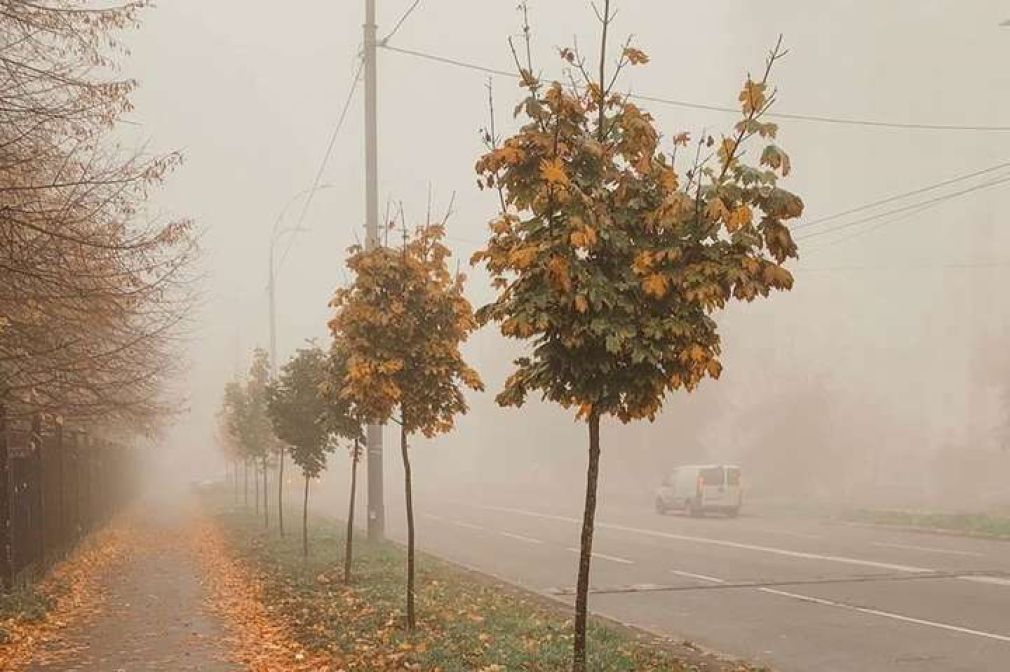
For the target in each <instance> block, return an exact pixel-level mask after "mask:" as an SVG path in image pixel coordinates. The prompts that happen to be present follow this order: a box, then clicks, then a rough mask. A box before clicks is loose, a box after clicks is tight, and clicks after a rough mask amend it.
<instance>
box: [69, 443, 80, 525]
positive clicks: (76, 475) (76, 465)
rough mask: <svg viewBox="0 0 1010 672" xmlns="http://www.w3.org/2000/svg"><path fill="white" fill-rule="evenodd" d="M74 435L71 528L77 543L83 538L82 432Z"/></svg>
mask: <svg viewBox="0 0 1010 672" xmlns="http://www.w3.org/2000/svg"><path fill="white" fill-rule="evenodd" d="M73 437H74V447H73V450H72V451H70V455H71V459H72V460H73V465H72V466H71V468H70V473H71V475H72V476H73V479H74V485H73V493H74V494H73V497H72V500H73V510H72V511H71V512H70V513H71V516H70V518H71V523H72V524H71V526H70V529H71V531H72V532H73V542H74V544H76V543H77V542H78V540H80V538H81V432H80V430H78V431H75V432H74V433H73Z"/></svg>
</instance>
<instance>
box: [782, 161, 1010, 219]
mask: <svg viewBox="0 0 1010 672" xmlns="http://www.w3.org/2000/svg"><path fill="white" fill-rule="evenodd" d="M1007 167H1010V161H1007V162H1004V163H1000V164H997V165H995V166H991V167H989V168H983V169H982V170H976V171H974V172H971V173H968V174H966V175H960V176H958V177H953V178H951V179H949V180H944V181H942V182H937V183H935V184H930V185H928V186H925V187H920V188H918V189H913V190H912V191H906V192H904V193H901V194H897V195H895V196H889V197H887V198H882V199H880V200H878V201H873V202H872V203H867V204H865V205H860V206H858V207H855V208H851V209H849V210H845V211H843V212H837V213H835V214H833V215H828V216H827V217H819V218H817V219H811V220H809V221H806V222H803V223H802V224H799V225H797V226H794V227H793V231H799V230H801V229H807V228H810V227H811V226H817V225H818V224H823V223H824V222H830V221H832V220H835V219H840V218H842V217H847V216H848V215H853V214H855V213H857V212H863V211H864V210H872V209H873V208H876V207H878V206H881V205H887V204H888V203H893V202H895V201H901V200H904V199H906V198H908V197H910V196H917V195H919V194H924V193H926V192H929V191H934V190H936V189H940V188H942V187H946V186H949V185H951V184H956V183H958V182H964V181H965V180H970V179H972V178H973V177H979V176H981V175H986V174H988V173H993V172H996V171H998V170H1002V169H1003V168H1007Z"/></svg>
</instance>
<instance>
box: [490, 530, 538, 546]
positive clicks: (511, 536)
mask: <svg viewBox="0 0 1010 672" xmlns="http://www.w3.org/2000/svg"><path fill="white" fill-rule="evenodd" d="M501 535H502V536H503V537H508V538H509V539H518V540H519V541H525V542H526V543H528V544H542V543H544V542H542V541H540V540H539V539H534V538H533V537H524V536H523V535H521V534H512V533H511V532H502V533H501Z"/></svg>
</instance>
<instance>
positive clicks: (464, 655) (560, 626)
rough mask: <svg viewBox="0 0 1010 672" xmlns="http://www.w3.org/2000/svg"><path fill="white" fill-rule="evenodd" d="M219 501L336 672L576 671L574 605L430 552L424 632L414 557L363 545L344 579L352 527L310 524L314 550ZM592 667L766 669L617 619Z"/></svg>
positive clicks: (424, 565) (595, 628)
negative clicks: (407, 588) (409, 610)
mask: <svg viewBox="0 0 1010 672" xmlns="http://www.w3.org/2000/svg"><path fill="white" fill-rule="evenodd" d="M224 501H225V500H220V499H217V498H215V497H213V496H209V497H208V500H207V509H208V511H209V512H211V513H212V515H213V518H214V520H215V521H216V522H217V525H219V526H220V528H221V529H222V530H223V531H224V538H225V539H227V541H228V543H229V546H230V547H231V549H232V552H233V553H234V554H235V556H236V557H237V558H238V559H239V560H241V562H242V563H243V564H245V565H246V566H247V567H249V568H250V569H251V571H253V572H255V573H256V575H257V577H258V578H257V580H258V581H259V582H260V586H261V589H260V592H259V595H260V599H261V600H262V601H263V603H264V605H265V608H266V609H267V610H268V611H269V613H270V614H272V615H273V616H275V617H278V618H280V619H281V620H282V621H283V622H284V623H285V624H287V627H288V629H289V632H290V635H291V637H292V638H293V640H294V641H295V642H297V643H298V645H300V646H302V647H304V650H305V654H304V655H305V656H306V657H317V659H319V660H323V659H328V660H330V661H333V662H332V664H333V665H334V667H333V669H344V670H347V671H348V672H351V671H353V670H370V671H375V672H382V671H385V670H403V669H414V670H432V671H434V670H438V671H440V672H474V671H477V672H505V671H506V670H528V671H530V672H555V671H557V672H561V671H567V670H568V669H569V667H570V653H571V642H572V626H571V622H570V618H569V612H570V608H568V607H567V606H566V605H564V604H562V603H559V602H558V601H556V600H555V599H552V598H551V597H548V596H544V595H538V594H534V593H531V592H528V591H526V590H524V589H522V588H521V587H519V586H516V585H513V584H511V583H508V582H505V581H502V580H500V579H497V578H494V577H490V576H487V575H485V574H482V573H480V572H477V571H475V570H473V569H469V568H463V567H460V566H458V565H454V564H452V563H450V562H446V561H444V560H440V559H438V558H435V557H432V556H430V555H426V554H421V555H420V556H419V558H418V576H417V578H418V581H417V586H418V587H417V596H416V597H417V604H418V617H419V618H418V629H417V631H416V632H415V633H413V634H409V633H407V632H406V631H405V630H404V629H403V626H402V623H403V613H402V603H403V590H404V585H403V584H404V581H403V572H404V569H403V567H404V562H403V551H402V550H401V549H400V548H399V547H398V546H397V545H395V544H391V543H386V544H374V545H373V544H367V543H360V544H358V545H357V547H356V550H355V564H354V575H353V579H352V584H351V585H350V586H345V585H343V584H342V582H341V576H342V565H341V557H342V551H343V535H342V529H343V526H342V525H341V524H340V523H339V522H338V521H337V520H335V519H325V518H313V519H311V521H310V554H309V557H308V559H307V560H306V559H303V558H302V554H301V539H300V530H289V532H288V536H287V538H286V539H280V538H279V535H278V534H277V531H276V530H275V529H274V530H269V531H264V530H262V525H261V522H260V521H259V519H258V518H256V517H255V516H252V515H250V514H249V513H248V512H247V511H243V510H241V509H237V508H234V507H231V506H229V505H227V504H225V503H224ZM589 641H590V643H591V646H590V669H591V670H595V671H598V672H604V671H605V672H632V671H634V672H650V671H651V672H659V671H663V672H688V671H692V672H755V671H756V670H757V669H758V668H754V667H750V666H748V665H746V664H744V663H741V662H737V661H729V660H723V659H720V658H718V657H716V656H714V655H712V654H708V653H705V652H703V651H701V650H700V649H698V648H696V647H693V646H691V645H689V644H684V643H677V642H673V641H669V640H666V639H662V638H659V637H656V636H654V635H651V634H649V633H646V632H643V631H641V630H637V629H635V628H632V627H629V626H625V625H622V624H619V623H616V622H614V621H610V620H607V619H602V618H596V619H594V620H593V622H592V623H591V626H590V637H589Z"/></svg>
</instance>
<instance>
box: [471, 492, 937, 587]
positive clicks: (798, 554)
mask: <svg viewBox="0 0 1010 672" xmlns="http://www.w3.org/2000/svg"><path fill="white" fill-rule="evenodd" d="M481 508H484V509H489V510H492V511H502V512H505V513H515V514H519V515H523V516H530V517H533V518H541V519H544V520H558V521H562V522H565V523H574V524H576V525H578V524H581V521H580V520H578V519H577V518H569V517H567V516H557V515H553V514H548V513H537V512H535V511H524V510H522V509H513V508H509V507H499V506H482V507H481ZM596 527H597V528H600V529H608V530H618V531H621V532H631V533H633V534H642V535H646V536H650V537H659V538H661V539H673V540H675V541H690V542H693V543H697V544H709V545H711V546H722V547H725V548H736V549H739V550H743V551H755V552H758V553H770V554H774V555H782V556H785V557H790V558H799V559H802V560H820V561H824V562H837V563H842V564H846V565H857V566H860V567H874V568H876V569H888V570H892V571H895V572H902V573H905V574H932V573H934V572H935V571H936V570H933V569H929V568H926V567H915V566H912V565H897V564H894V563H891V562H877V561H876V560H863V559H860V558H850V557H846V556H841V555H821V554H820V553H805V552H803V551H791V550H789V549H786V548H777V547H774V546H758V545H755V544H744V543H741V542H737V541H728V540H726V539H712V538H710V537H696V536H692V535H687V534H673V533H671V532H660V531H658V530H646V529H642V528H638V527H627V526H624V525H616V524H614V523H602V522H597V523H596Z"/></svg>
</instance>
